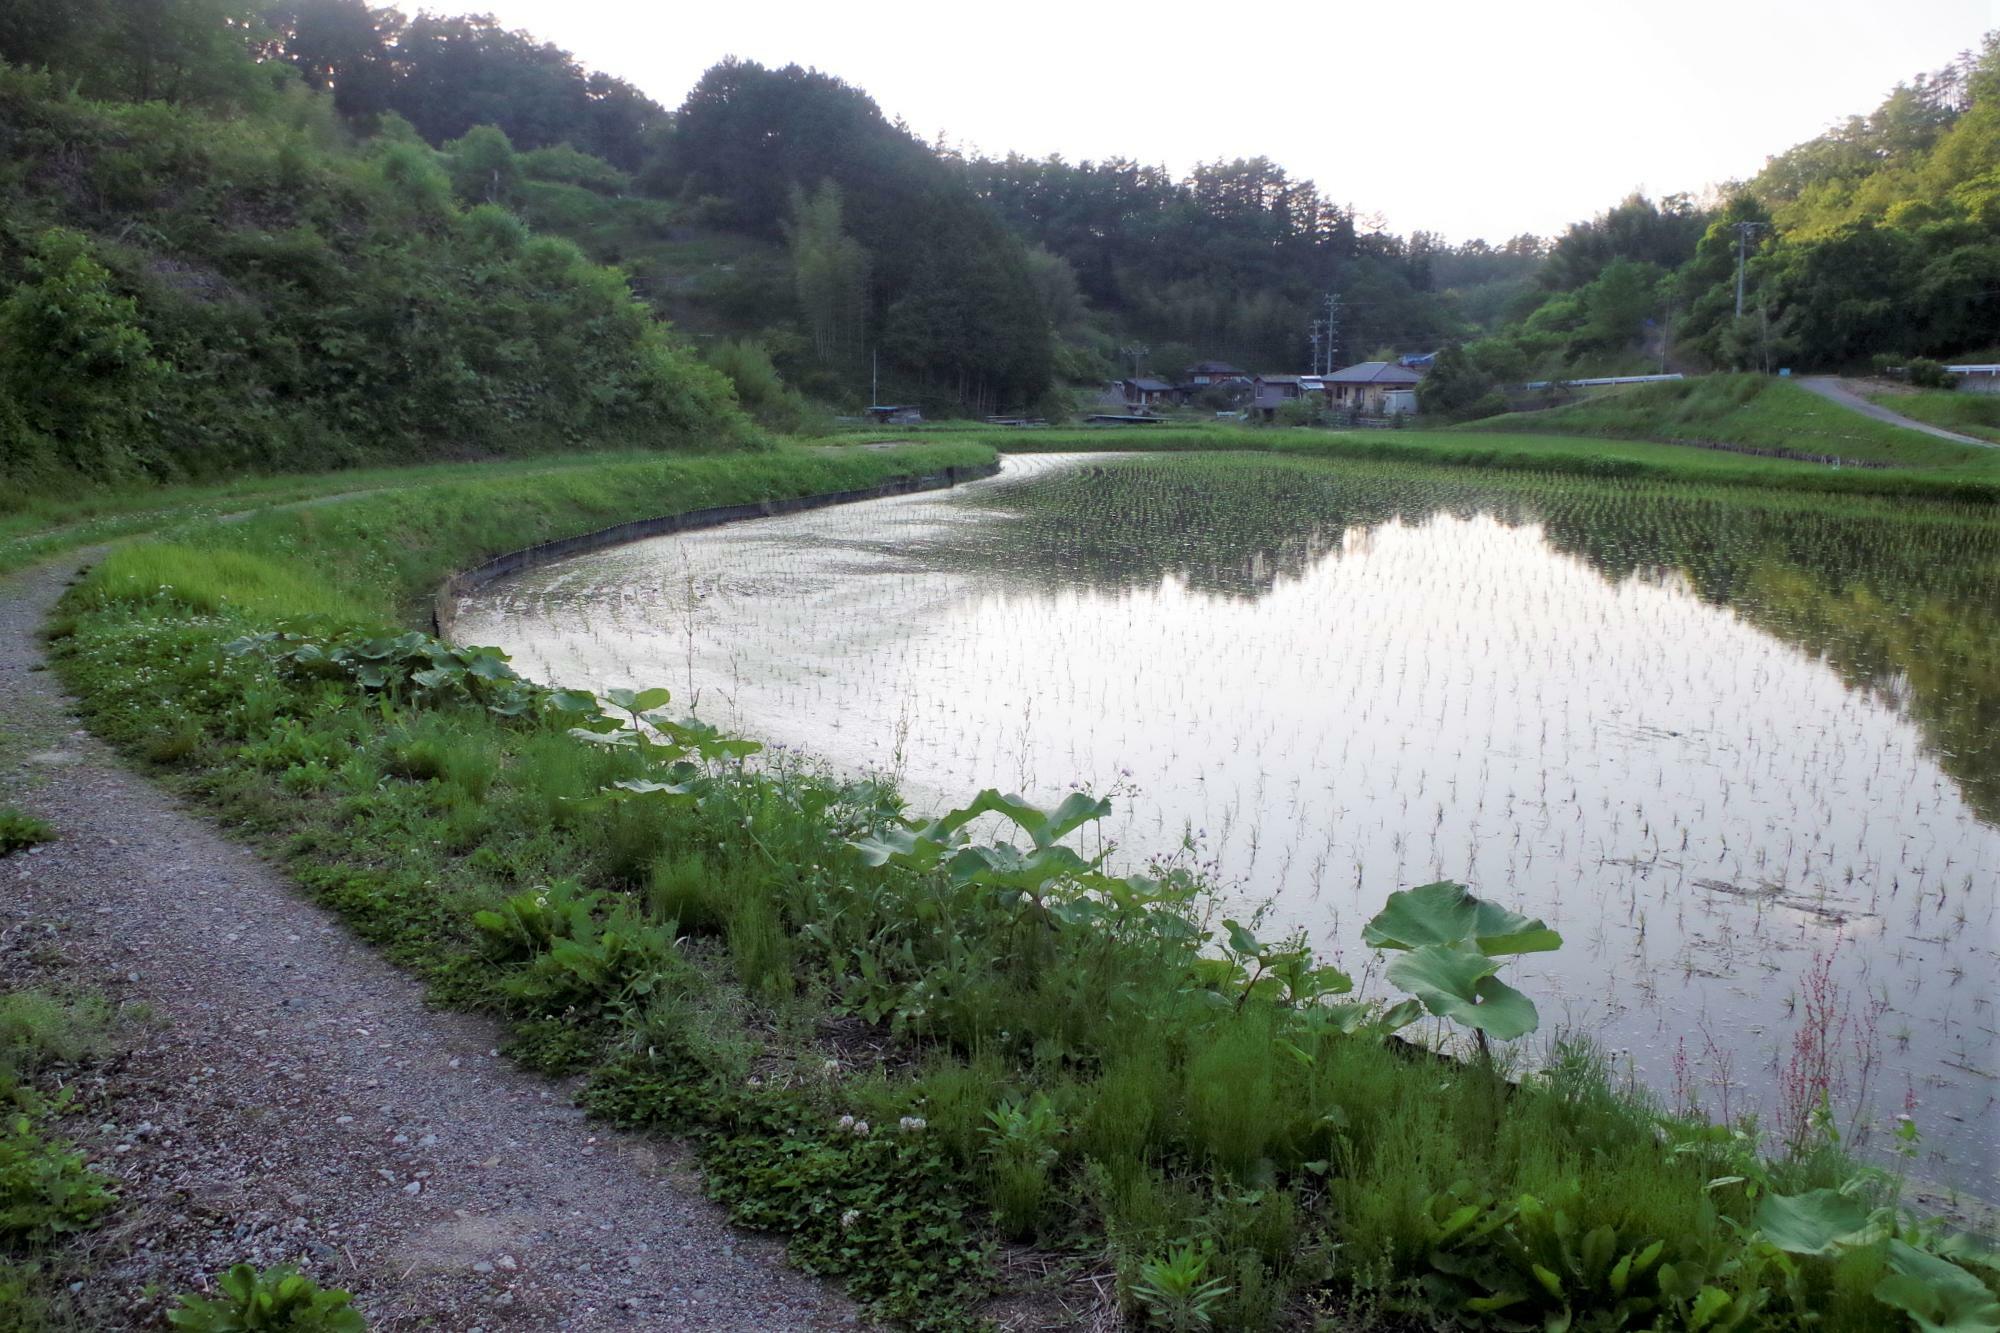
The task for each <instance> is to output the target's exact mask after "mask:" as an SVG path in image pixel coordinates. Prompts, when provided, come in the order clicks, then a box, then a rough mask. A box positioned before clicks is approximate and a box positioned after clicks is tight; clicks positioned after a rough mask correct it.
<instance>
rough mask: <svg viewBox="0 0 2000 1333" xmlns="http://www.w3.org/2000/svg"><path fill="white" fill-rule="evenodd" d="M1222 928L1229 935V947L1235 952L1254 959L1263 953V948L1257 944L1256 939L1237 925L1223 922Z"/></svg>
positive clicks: (1231, 922)
mask: <svg viewBox="0 0 2000 1333" xmlns="http://www.w3.org/2000/svg"><path fill="white" fill-rule="evenodd" d="M1222 928H1223V930H1225V931H1227V932H1228V934H1229V947H1230V948H1232V949H1234V950H1235V951H1236V952H1238V953H1242V954H1249V955H1251V956H1252V957H1255V956H1256V955H1257V954H1260V953H1262V952H1263V951H1264V946H1263V945H1262V944H1259V943H1258V942H1257V937H1256V936H1255V935H1252V934H1251V933H1250V932H1249V931H1247V930H1245V929H1244V928H1243V927H1242V926H1241V925H1240V924H1239V923H1237V922H1235V921H1224V922H1223V923H1222Z"/></svg>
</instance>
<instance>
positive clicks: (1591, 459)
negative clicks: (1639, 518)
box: [906, 404, 2000, 504]
mask: <svg viewBox="0 0 2000 1333" xmlns="http://www.w3.org/2000/svg"><path fill="white" fill-rule="evenodd" d="M1827 406H1828V408H1829V410H1837V409H1833V408H1832V405H1831V404H1828V405H1827ZM1849 415H1855V414H1852V413H1850V414H1849ZM1857 419H1859V420H1861V421H1864V422H1867V421H1869V419H1868V418H1866V417H1858V418H1857ZM1505 420H1510V421H1511V420H1516V419H1515V418H1505ZM1518 420H1519V421H1520V423H1521V425H1520V426H1519V428H1518V429H1517V430H1513V429H1510V430H1508V431H1506V432H1504V433H1502V432H1499V431H1495V432H1494V433H1493V434H1490V435H1481V434H1477V433H1472V432H1471V431H1469V429H1467V428H1454V429H1448V430H1424V429H1418V428H1414V427H1412V428H1409V429H1405V430H1342V431H1336V430H1323V429H1317V428H1307V427H1271V426H1265V427H1257V426H1221V425H1217V426H1206V425H1204V426H1178V425H1161V426H1139V427H1113V426H1106V427H1085V428H1079V429H1050V430H1039V429H1037V430H994V429H986V430H980V431H960V430H948V431H940V432H938V433H937V434H936V435H935V436H931V435H929V434H927V433H925V432H924V431H923V430H922V429H919V430H917V431H913V432H910V433H908V435H907V437H906V438H909V439H913V440H922V439H930V438H935V439H940V440H943V439H957V440H977V441H979V442H981V443H984V444H987V445H990V446H991V447H993V448H995V449H998V450H1001V451H1003V452H1006V453H1061V452H1071V451H1076V452H1092V451H1100V450H1101V451H1107V452H1162V453H1182V452H1194V451H1211V450H1213V451H1238V450H1249V451H1256V452H1264V453H1275V454H1284V455H1288V456H1293V457H1301V458H1319V459H1328V460H1340V459H1346V460H1356V461H1379V462H1404V463H1413V464H1422V465H1433V466H1438V467H1457V468H1476V469H1481V470H1488V471H1509V472H1527V473H1542V474H1554V475H1559V476H1572V477H1596V478H1606V479H1610V478H1632V479H1646V480H1657V481H1690V482H1707V483H1715V484H1719V485H1729V486H1754V487H1759V488H1762V489H1779V490H1794V491H1818V492H1827V493H1833V494H1845V495H1874V496H1887V497H1892V498H1893V497H1909V498H1913V499H1938V500H1958V501H1965V502H1969V503H1974V504H1994V503H2000V454H1995V455H1994V456H1993V457H1985V456H1984V455H1985V454H1987V453H1988V452H1989V451H1985V450H1978V449H1973V448H1970V447H1965V446H1958V445H1953V444H1951V443H1950V442H1949V441H1944V440H1930V437H1928V436H1923V435H1920V434H1918V433H1916V432H1912V431H1899V432H1898V434H1899V435H1901V436H1905V437H1910V438H1915V439H1920V440H1930V442H1931V443H1934V444H1937V445H1940V446H1942V447H1943V448H1944V449H1946V450H1958V451H1959V452H1960V453H1961V454H1963V455H1966V456H1967V458H1966V461H1964V463H1963V464H1962V465H1957V464H1955V465H1953V466H1950V467H1938V466H1931V465H1923V466H1919V465H1916V464H1914V463H1913V464H1911V465H1909V466H1898V467H1892V468H1876V467H1869V468H1852V467H1850V468H1839V467H1833V466H1830V465H1828V464H1825V463H1815V462H1810V461H1805V460H1801V459H1793V458H1784V457H1763V456H1759V455H1756V454H1749V453H1743V452H1738V451H1735V450H1724V449H1715V448H1703V447H1701V446H1700V445H1698V444H1695V443H1693V442H1684V443H1679V444H1676V443H1671V442H1661V441H1654V440H1646V439H1628V438H1609V437H1605V438H1593V437H1591V436H1589V435H1587V434H1577V435H1567V434H1556V433H1547V434H1541V433H1529V432H1536V431H1541V430H1542V429H1544V427H1545V426H1546V425H1547V424H1548V417H1547V415H1546V414H1534V415H1532V416H1523V417H1520V418H1518ZM1870 424H1873V425H1880V424H1881V423H1879V422H1871V423H1870ZM1883 429H1885V430H1893V429H1895V428H1893V427H1886V426H1885V427H1883ZM1751 438H1755V439H1758V440H1760V441H1761V442H1760V443H1758V444H1756V445H1755V446H1754V447H1757V448H1774V449H1775V448H1782V447H1785V446H1783V445H1781V444H1779V443H1778V442H1777V441H1778V440H1779V439H1781V438H1783V437H1780V436H1771V437H1769V438H1768V439H1765V437H1761V436H1755V435H1753V436H1751ZM1746 447H1748V446H1746ZM1973 455H1980V456H1979V457H1972V456H1973Z"/></svg>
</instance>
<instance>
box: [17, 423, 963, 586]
mask: <svg viewBox="0 0 2000 1333" xmlns="http://www.w3.org/2000/svg"><path fill="white" fill-rule="evenodd" d="M975 453H976V454H977V455H978V456H977V457H974V456H973V455H974V454H975ZM690 456H691V455H685V454H678V455H677V454H663V453H661V452H660V451H659V450H657V449H634V450H629V451H615V450H612V451H595V450H574V451H571V452H568V453H552V454H547V455H543V456H539V457H534V458H515V459H487V460H480V461H478V462H459V463H427V464H418V465H415V466H409V467H376V468H353V469H347V470H343V471H339V472H322V473H312V474H303V475H300V474H289V475H288V474H277V475H270V476H254V477H243V478H239V479H238V480H235V481H231V482H227V483H221V484H216V485H175V486H140V487H120V488H99V487H95V486H92V485H91V484H89V483H88V482H86V481H84V480H83V479H81V478H78V479H76V482H75V484H74V486H73V487H71V488H70V489H68V490H65V491H46V490H44V491H29V492H16V493H12V494H10V495H8V496H5V497H0V574H5V573H8V572H9V571H11V570H15V569H21V568H25V567H26V566H28V565H32V564H37V563H40V562H41V561H42V560H45V559H48V558H49V557H50V556H53V555H57V554H60V553H61V552H63V551H65V550H73V549H75V548H76V547H79V546H89V545H94V544H95V543H98V542H103V541H110V540H113V539H116V538H119V537H126V536H130V535H132V534H134V533H146V532H154V533H156V532H161V531H164V530H170V529H173V528H175V527H178V526H186V525H191V524H206V523H210V522H212V521H213V520H215V519H217V518H219V517H222V516H224V515H230V514H243V513H246V512H250V511H256V510H263V509H270V508H273V507H276V506H280V505H289V504H310V503H313V502H315V501H319V500H325V499H328V498H330V497H333V496H344V495H351V494H359V493H363V492H369V491H389V490H402V489H409V488H414V487H421V486H427V485H431V484H433V483H437V482H451V483H460V482H464V481H466V480H467V479H468V478H477V479H479V480H480V481H481V482H485V483H498V484H501V485H503V486H504V485H506V484H509V483H512V482H514V481H518V480H520V479H522V478H528V477H533V478H552V477H554V476H555V475H556V474H563V473H575V474H578V475H579V476H586V475H587V476H588V477H589V478H591V480H590V481H588V482H585V483H583V489H584V490H589V489H590V488H592V487H594V486H599V485H602V484H606V483H607V482H608V481H610V480H612V479H616V480H617V481H618V482H620V483H621V484H623V483H629V484H637V485H652V486H659V485H671V484H672V483H671V479H670V478H668V477H666V476H665V475H664V474H662V475H660V476H654V475H653V474H651V473H649V472H648V471H647V468H648V467H649V466H650V465H656V464H661V463H664V462H669V461H672V460H674V459H685V458H687V457H690ZM729 456H730V457H732V458H740V459H744V460H753V459H756V458H759V457H763V456H764V455H763V454H760V453H752V452H743V451H732V452H731V453H730V455H729ZM941 456H942V455H941ZM949 457H950V458H951V459H952V460H953V461H957V462H961V463H964V462H980V461H984V458H985V454H984V452H983V451H977V450H966V449H961V450H960V451H959V452H958V453H955V454H952V455H950V456H949ZM868 475H871V476H872V475H875V474H874V473H873V472H870V473H869V474H868ZM549 484H551V485H556V486H560V484H561V483H556V482H550V483H549ZM588 509H589V512H592V513H599V514H601V513H606V512H610V513H621V514H622V512H623V511H622V510H620V509H619V508H618V506H617V504H616V503H615V502H612V501H607V500H606V499H605V497H603V496H598V497H596V498H594V499H591V500H589V501H588ZM607 521H618V520H616V519H611V520H607Z"/></svg>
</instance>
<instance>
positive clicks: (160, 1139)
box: [0, 558, 858, 1333]
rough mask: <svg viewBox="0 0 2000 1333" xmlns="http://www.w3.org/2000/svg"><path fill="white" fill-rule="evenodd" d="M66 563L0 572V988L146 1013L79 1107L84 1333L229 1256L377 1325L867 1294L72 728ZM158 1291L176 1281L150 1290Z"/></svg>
mask: <svg viewBox="0 0 2000 1333" xmlns="http://www.w3.org/2000/svg"><path fill="white" fill-rule="evenodd" d="M74 565H75V559H74V558H72V559H70V560H66V561H65V562H63V564H62V565H61V566H59V567H44V568H41V569H37V570H31V571H27V572H25V573H22V574H18V575H14V576H11V577H6V578H0V800H5V801H6V802H8V803H11V804H14V805H18V806H20V807H21V808H22V809H24V810H27V811H28V812H29V813H31V814H35V815H39V816H41V817H42V818H44V819H47V820H49V821H50V822H51V823H53V824H54V825H55V826H56V828H57V831H58V834H59V837H58V840H57V841H55V842H53V843H49V844H46V845H43V846H41V847H38V848H34V849H31V850H30V851H27V852H24V853H18V854H16V855H14V856H11V857H8V858H6V859H4V860H0V986H9V987H11V986H14V985H20V984H29V983H32V982H37V981H39V982H42V983H45V984H62V985H75V986H87V987H92V988H95V989H98V990H100V991H102V992H103V993H105V994H106V995H108V996H109V997H110V998H111V999H112V1000H114V1001H116V1002H119V1003H121V1004H123V1005H126V1006H127V1007H128V1012H130V1011H132V1010H131V1007H132V1006H143V1009H142V1010H138V1012H142V1013H147V1014H149V1016H148V1017H146V1018H144V1019H143V1020H141V1021H137V1022H134V1023H132V1024H129V1025H128V1027H127V1030H126V1032H125V1033H124V1040H123V1041H122V1042H121V1050H120V1053H119V1054H118V1055H117V1056H115V1057H114V1058H112V1059H111V1060H109V1061H108V1062H106V1063H105V1064H104V1065H103V1066H102V1067H101V1068H98V1069H96V1070H94V1071H93V1073H92V1076H91V1078H90V1079H89V1080H87V1081H86V1083H85V1085H84V1086H83V1087H81V1088H79V1090H78V1091H79V1093H80V1098H79V1104H80V1105H82V1106H84V1107H87V1108H88V1109H89V1110H90V1112H91V1116H92V1119H91V1120H90V1121H88V1122H85V1123H71V1124H70V1125H69V1126H68V1131H69V1132H70V1133H71V1134H73V1135H75V1136H77V1137H78V1138H79V1141H80V1142H81V1143H82V1145H83V1146H84V1148H85V1149H86V1150H87V1151H88V1152H89V1154H90V1156H91V1157H92V1158H93V1159H94V1160H98V1161H102V1162H104V1163H105V1164H106V1166H107V1167H108V1169H109V1170H111V1171H112V1172H113V1173H114V1174H115V1175H116V1176H117V1177H118V1179H119V1181H120V1187H119V1188H120V1191H121V1194H122V1203H121V1206H120V1207H119V1209H118V1210H117V1212H115V1213H114V1214H112V1215H111V1216H110V1218H109V1221H108V1222H107V1224H106V1226H105V1227H104V1228H103V1229H102V1230H101V1231H99V1232H96V1233H93V1234H91V1235H89V1236H87V1237H85V1238H83V1239H82V1240H81V1241H80V1242H79V1243H80V1244H81V1245H82V1246H84V1247H85V1250H86V1257H87V1262H88V1264H89V1267H90V1269H91V1272H92V1279H91V1281H90V1282H89V1283H88V1284H86V1290H85V1291H84V1292H83V1293H81V1294H80V1299H81V1300H82V1301H83V1302H84V1304H85V1308H86V1310H88V1311H89V1312H90V1313H91V1315H92V1323H91V1326H93V1327H107V1328H110V1327H141V1326H148V1325H156V1323H157V1321H158V1318H159V1314H160V1311H161V1309H162V1307H163V1306H165V1305H167V1304H170V1298H171V1296H172V1295H173V1294H175V1293H178V1292H181V1291H185V1290H190V1289H193V1288H196V1287H199V1286H204V1285H207V1284H209V1283H210V1282H212V1279H213V1277H214V1275H215V1274H217V1273H218V1272H219V1271H220V1270H222V1269H224V1268H227V1267H228V1266H229V1265H230V1264H231V1263H234V1262H237V1261H239V1260H247V1261H250V1262H253V1263H258V1264H270V1263H276V1262H280V1261H285V1262H294V1263H298V1264H300V1265H301V1266H302V1267H303V1268H304V1269H305V1270H306V1271H307V1272H308V1273H310V1274H312V1275H313V1276H314V1277H315V1278H317V1279H319V1280H320V1281H322V1282H325V1283H327V1284H329V1285H338V1286H344V1287H347V1288H348V1289H350V1290H352V1291H353V1292H354V1293H355V1295H356V1304H357V1306H358V1307H359V1308H360V1309H361V1310H362V1312H363V1313H364V1314H365V1315H367V1317H368V1318H369V1320H370V1324H371V1327H373V1328H375V1329H377V1330H396V1329H416V1328H425V1329H451V1330H471V1329H483V1330H486V1331H487V1333H500V1331H501V1330H514V1329H564V1330H588V1329H675V1330H680V1329H686V1330H708V1329H717V1330H736V1329H741V1330H789V1329H801V1330H809V1329H832V1328H844V1327H851V1326H853V1325H855V1324H856V1323H857V1322H858V1321H857V1318H856V1315H855V1313H854V1310H853V1307H852V1305H851V1304H849V1303H848V1302H847V1301H846V1300H845V1299H844V1298H842V1297H840V1296H839V1295H837V1294H836V1293H833V1292H832V1291H830V1290H829V1289H828V1288H826V1287H825V1286H824V1285H822V1284H820V1283H818V1282H816V1281H814V1280H813V1279H811V1278H808V1277H806V1276H804V1275H802V1274H800V1273H797V1272H795V1271H792V1270H790V1269H787V1268H786V1267H785V1266H784V1260H783V1253H782V1250H781V1248H780V1247H779V1246H778V1245H777V1244H776V1243H775V1242H773V1241H770V1240H767V1239H764V1238H758V1237H750V1236H747V1235H745V1234H743V1233H740V1232H738V1231H736V1230H734V1229H732V1228H731V1227H730V1226H729V1224H728V1222H727V1220H726V1219H725V1218H724V1216H723V1214H722V1213H721V1211H720V1210H719V1209H718V1208H716V1207H715V1206H714V1205H712V1204H710V1203H708V1202H707V1201H706V1200H704V1199H703V1198H702V1197H701V1193H700V1188H699V1183H698V1181H697V1179H696V1177H695V1175H694V1173H693V1169H692V1167H691V1165H690V1164H689V1162H688V1161H687V1160H686V1159H685V1156H684V1154H682V1153H681V1152H680V1151H679V1150H678V1149H676V1148H674V1147H672V1146H670V1145H664V1144H661V1143H659V1142H657V1141H651V1140H646V1139H641V1138H637V1137H632V1136H626V1135H621V1134H616V1133H612V1132H608V1131H606V1130H605V1129H603V1128H602V1127H600V1126H596V1125H593V1124H590V1123H588V1122H586V1121H585V1119H584V1117H583V1115H582V1113H581V1112H579V1111H577V1110H576V1109H574V1108H573V1107H572V1106H571V1105H570V1102H569V1092H570V1089H569V1088H567V1087H565V1086H562V1085H559V1084H557V1083H555V1082H552V1081H550V1080H547V1079H542V1078H539V1077H536V1076H534V1075H531V1074H528V1073H525V1072H523V1071H520V1070H517V1069H515V1068H513V1067H512V1066H511V1065H510V1064H508V1063H507V1062H506V1061H504V1060H502V1059H500V1058H499V1057H498V1055H497V1053H496V1049H495V1048H496V1047H497V1046H498V1045H499V1033H498V1030H497V1029H496V1028H495V1027H494V1026H493V1025H491V1024H490V1023H488V1022H486V1021H484V1020H482V1019H479V1018H476V1017H472V1016H467V1015H460V1014H450V1013H439V1012H436V1011H433V1010H431V1009H428V1008H426V1007H425V1004H424V1000H423V995H422V992H421V989H420V987H419V986H418V985H417V983H416V982H414V981H413V980H411V979H410V978H409V977H407V976H406V975H404V974H403V973H401V972H399V971H398V970H396V969H395V968H394V967H392V966H391V965H390V964H388V963H387V962H385V961H383V960H382V959H381V958H380V957H378V956H377V955H376V954H375V953H374V952H373V951H372V950H371V949H370V948H369V947H368V946H367V945H366V944H363V943H362V942H360V941H358V940H356V939H354V938H353V937H351V936H350V935H349V934H348V933H347V931H346V930H345V928H344V927H343V926H342V925H341V924H340V923H339V922H338V921H337V920H336V919H335V918H334V917H333V916H331V915H330V914H329V913H327V912H325V911H322V910H321V909H319V908H318V907H316V906H314V905H312V904H311V903H309V902H307V901H306V900H305V899H304V898H303V897H302V896H301V894H300V893H299V891H298V890H297V889H296V887H295V886H293V885H292V884H291V883H290V881H289V880H287V879H286V878H285V877H284V876H283V875H282V874H280V873H279V872H278V871H276V870H274V869H273V868H272V867H270V866H269V865H267V864H266V863H264V862H263V861H262V860H261V859H259V857H258V856H257V855H256V854H255V853H253V852H252V851H250V850H249V849H248V848H246V847H244V846H242V845H240V844H237V843H234V842H231V841H229V840H228V839H226V838H225V837H223V836H222V835H221V834H220V833H219V832H217V831H216V830H215V829H213V828H212V827H210V826H209V825H208V824H206V823H204V822H203V821H202V820H201V819H200V818H198V817H197V816H195V815H194V814H192V813H190V812H189V811H187V810H186V809H184V808H182V806H181V805H180V804H179V803H178V802H176V801H175V800H174V799H173V798H172V797H170V796H168V795H167V794H166V793H165V792H163V791H161V790H160V789H158V788H157V787H155V786H153V785H152V784H151V783H149V782H147V781H146V780H145V779H144V778H142V777H139V776H138V775H136V774H134V773H132V772H130V771H128V770H127V769H126V768H125V767H124V766H123V765H122V764H120V762H119V761H118V760H117V759H116V758H115V757H114V756H113V755H112V754H111V753H110V752H109V751H108V750H107V749H106V747H104V746H103V745H102V744H100V743H99V742H97V741H96V740H95V739H94V738H92V737H90V736H89V735H87V734H85V733H83V732H82V731H81V730H80V729H78V727H77V725H76V723H75V721H74V719H73V717H71V716H70V713H69V709H68V705H67V703H66V701H65V700H64V698H63V697H62V694H61V691H60V687H59V686H58V684H57V682H56V680H55V678H54V676H52V675H51V674H49V673H47V672H45V671H40V670H37V669H36V668H37V666H38V665H39V662H40V659H41V652H40V645H39V643H38V642H37V640H36V638H35V631H36V629H37V627H38V626H39V624H40V623H41V621H42V619H43V617H44V616H45V615H46V613H47V611H48V608H49V607H50V606H51V605H52V604H53V602H54V600H55V598H56V597H57V596H58V595H59V594H60V592H61V590H62V583H63V580H64V578H65V577H66V576H67V573H68V571H69V570H70V569H72V568H74ZM149 1284H154V1285H156V1286H157V1289H158V1294H157V1295H155V1296H152V1297H149V1296H147V1294H146V1291H145V1289H146V1288H147V1287H148V1285H149Z"/></svg>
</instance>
